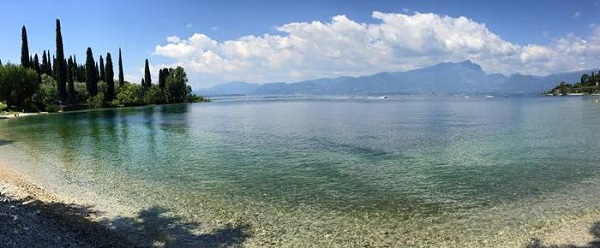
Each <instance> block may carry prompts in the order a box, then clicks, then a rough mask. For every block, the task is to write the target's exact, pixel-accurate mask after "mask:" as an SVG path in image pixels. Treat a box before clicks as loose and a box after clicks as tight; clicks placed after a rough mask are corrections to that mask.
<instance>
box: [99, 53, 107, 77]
mask: <svg viewBox="0 0 600 248" xmlns="http://www.w3.org/2000/svg"><path fill="white" fill-rule="evenodd" d="M98 63H100V64H99V65H98V68H99V69H100V81H105V82H106V74H104V59H102V55H100V60H99V61H98Z"/></svg>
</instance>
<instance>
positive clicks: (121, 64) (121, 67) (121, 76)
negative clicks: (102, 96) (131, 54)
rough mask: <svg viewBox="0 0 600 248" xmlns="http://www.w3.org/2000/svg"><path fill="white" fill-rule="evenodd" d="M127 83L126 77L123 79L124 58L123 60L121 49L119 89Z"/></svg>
mask: <svg viewBox="0 0 600 248" xmlns="http://www.w3.org/2000/svg"><path fill="white" fill-rule="evenodd" d="M124 83H125V77H123V58H121V48H119V87H121V86H123V84H124Z"/></svg>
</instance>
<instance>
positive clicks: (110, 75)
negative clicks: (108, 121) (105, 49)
mask: <svg viewBox="0 0 600 248" xmlns="http://www.w3.org/2000/svg"><path fill="white" fill-rule="evenodd" d="M104 77H105V78H106V79H105V80H106V84H107V88H106V92H105V94H104V96H105V97H106V101H107V102H111V101H112V100H113V99H115V73H114V72H113V63H112V57H111V56H110V53H107V54H106V69H105V70H104Z"/></svg>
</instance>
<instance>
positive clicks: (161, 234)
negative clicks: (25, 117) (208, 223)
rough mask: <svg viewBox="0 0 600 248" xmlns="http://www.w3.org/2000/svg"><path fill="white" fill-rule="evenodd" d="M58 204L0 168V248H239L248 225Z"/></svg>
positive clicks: (61, 201) (157, 209)
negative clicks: (213, 224)
mask: <svg viewBox="0 0 600 248" xmlns="http://www.w3.org/2000/svg"><path fill="white" fill-rule="evenodd" d="M108 216H110V215H108V214H107V213H106V212H103V211H100V210H98V209H95V208H94V207H92V206H85V205H81V204H78V203H75V202H69V201H65V200H64V199H59V198H58V197H57V196H55V195H53V194H52V193H50V192H47V191H45V190H44V189H42V188H40V187H38V186H36V185H34V184H31V183H29V182H28V181H26V180H25V179H24V178H23V177H21V175H19V174H17V173H15V172H13V171H11V170H9V169H7V168H6V167H1V166H0V247H2V248H13V247H14V248H21V247H28V248H29V247H40V248H41V247H44V248H51V247H116V248H118V247H166V248H168V247H183V248H185V247H241V246H243V243H244V242H245V241H246V239H247V238H249V237H250V234H249V229H250V228H249V226H247V225H238V226H229V225H224V226H222V227H220V228H210V229H205V228H202V227H201V226H200V224H199V223H189V222H186V221H184V220H182V219H181V218H179V217H177V216H173V215H172V214H171V213H170V211H169V210H168V209H164V208H160V207H151V208H147V209H141V210H139V212H137V213H136V214H134V215H133V216H116V217H114V216H113V217H108Z"/></svg>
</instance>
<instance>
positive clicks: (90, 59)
mask: <svg viewBox="0 0 600 248" xmlns="http://www.w3.org/2000/svg"><path fill="white" fill-rule="evenodd" d="M86 55H87V57H86V60H85V74H86V78H85V83H86V86H87V90H88V93H89V94H90V96H96V94H98V74H97V72H96V62H94V54H93V53H92V48H90V47H88V48H87V51H86Z"/></svg>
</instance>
